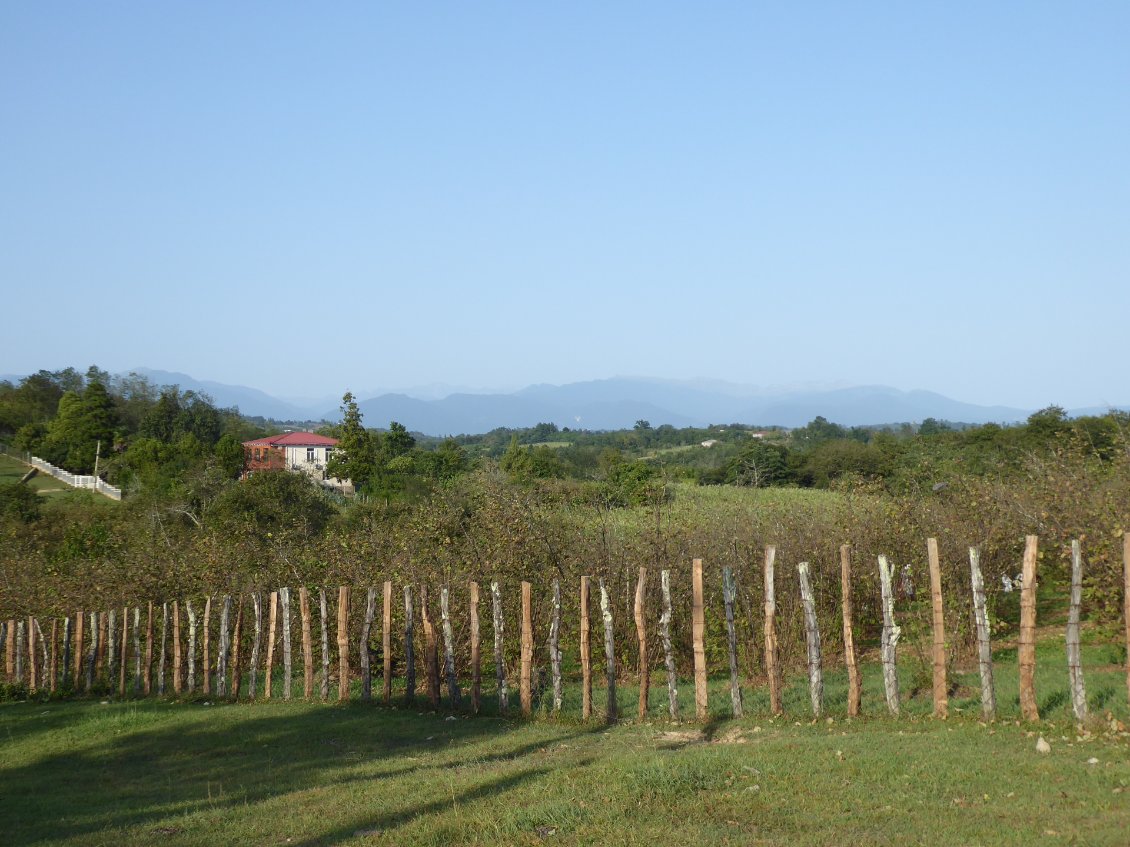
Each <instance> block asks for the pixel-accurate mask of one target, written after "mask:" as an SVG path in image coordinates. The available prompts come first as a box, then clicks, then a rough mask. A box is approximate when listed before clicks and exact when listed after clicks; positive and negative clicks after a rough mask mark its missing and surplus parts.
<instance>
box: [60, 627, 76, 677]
mask: <svg viewBox="0 0 1130 847" xmlns="http://www.w3.org/2000/svg"><path fill="white" fill-rule="evenodd" d="M73 638H74V632H73V631H72V629H71V616H70V615H67V616H66V617H65V618H63V683H62V684H63V688H67V687H68V686H69V685H70V684H71V641H72V640H73Z"/></svg>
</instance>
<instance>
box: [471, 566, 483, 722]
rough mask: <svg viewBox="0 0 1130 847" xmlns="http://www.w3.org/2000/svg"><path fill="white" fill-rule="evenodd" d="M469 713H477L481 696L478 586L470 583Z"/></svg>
mask: <svg viewBox="0 0 1130 847" xmlns="http://www.w3.org/2000/svg"><path fill="white" fill-rule="evenodd" d="M470 594H471V711H472V712H474V713H475V714H478V713H479V706H480V705H481V698H482V694H483V667H482V663H483V658H482V643H481V640H482V639H481V636H480V633H479V584H478V583H477V582H473V581H472V582H471V585H470Z"/></svg>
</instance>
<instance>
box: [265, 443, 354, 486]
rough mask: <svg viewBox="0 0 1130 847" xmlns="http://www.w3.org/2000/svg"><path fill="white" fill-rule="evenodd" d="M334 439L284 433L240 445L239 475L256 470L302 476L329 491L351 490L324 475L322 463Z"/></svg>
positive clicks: (327, 459) (324, 467) (333, 478)
mask: <svg viewBox="0 0 1130 847" xmlns="http://www.w3.org/2000/svg"><path fill="white" fill-rule="evenodd" d="M337 444H338V440H337V439H336V438H329V437H328V436H325V435H318V434H317V433H314V432H285V433H283V434H282V435H270V436H267V437H266V438H256V439H255V440H254V441H244V442H243V475H244V476H247V475H249V474H253V473H255V472H256V471H275V470H287V471H292V472H295V473H304V474H306V475H307V476H309V477H311V478H313V479H315V480H317V481H318V482H320V483H322V484H323V485H326V486H328V487H331V488H341V489H347V490H348V489H352V487H353V486H352V485H351V484H350V482H349V480H340V479H337V478H336V477H331V476H328V475H327V473H326V464H327V463H328V462H329V460H330V457H331V456H332V455H333V451H334V449H335V448H336V447H337Z"/></svg>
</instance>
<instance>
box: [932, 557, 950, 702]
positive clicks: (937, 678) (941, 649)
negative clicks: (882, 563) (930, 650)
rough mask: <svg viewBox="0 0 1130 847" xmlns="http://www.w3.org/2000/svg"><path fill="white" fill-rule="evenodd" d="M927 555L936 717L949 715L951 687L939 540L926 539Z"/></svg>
mask: <svg viewBox="0 0 1130 847" xmlns="http://www.w3.org/2000/svg"><path fill="white" fill-rule="evenodd" d="M926 555H927V559H928V560H929V564H930V603H931V608H932V611H933V627H932V628H933V635H934V717H936V718H945V717H947V716H948V715H949V686H948V685H947V684H946V620H945V608H944V606H943V605H942V565H941V561H940V559H939V557H938V539H936V538H927V539H926Z"/></svg>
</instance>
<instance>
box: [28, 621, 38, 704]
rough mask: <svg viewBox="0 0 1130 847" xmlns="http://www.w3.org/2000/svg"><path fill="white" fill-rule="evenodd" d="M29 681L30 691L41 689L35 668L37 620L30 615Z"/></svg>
mask: <svg viewBox="0 0 1130 847" xmlns="http://www.w3.org/2000/svg"><path fill="white" fill-rule="evenodd" d="M27 681H28V685H27V687H28V690H29V691H35V690H36V689H37V688H38V687H39V685H38V683H39V680H38V679H37V678H36V667H35V618H33V617H31V616H30V615H29V616H28V619H27Z"/></svg>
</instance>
